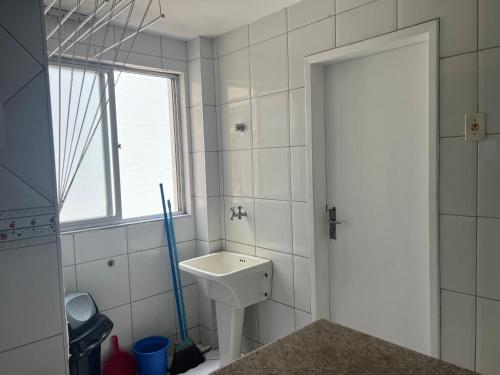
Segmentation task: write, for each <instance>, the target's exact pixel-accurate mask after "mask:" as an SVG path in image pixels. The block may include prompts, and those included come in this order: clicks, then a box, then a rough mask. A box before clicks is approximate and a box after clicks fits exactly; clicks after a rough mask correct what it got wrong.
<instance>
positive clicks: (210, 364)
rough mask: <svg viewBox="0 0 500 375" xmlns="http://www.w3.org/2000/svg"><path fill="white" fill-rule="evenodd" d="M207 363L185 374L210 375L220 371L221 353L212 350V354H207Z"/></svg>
mask: <svg viewBox="0 0 500 375" xmlns="http://www.w3.org/2000/svg"><path fill="white" fill-rule="evenodd" d="M205 359H206V361H205V362H203V363H202V364H201V365H199V366H198V367H196V368H194V369H191V370H189V371H188V372H185V374H186V375H208V374H211V373H212V372H214V371H215V370H217V369H219V367H220V361H219V351H218V350H211V351H210V352H208V353H206V354H205Z"/></svg>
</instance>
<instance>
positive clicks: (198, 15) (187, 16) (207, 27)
mask: <svg viewBox="0 0 500 375" xmlns="http://www.w3.org/2000/svg"><path fill="white" fill-rule="evenodd" d="M77 1H78V0H61V4H62V5H61V7H62V8H63V9H66V10H68V9H71V8H73V7H74V6H75V5H76V4H77ZM80 1H81V3H83V5H81V9H79V13H83V14H89V13H91V12H92V10H93V9H94V6H95V1H96V0H80ZM108 1H109V3H110V5H109V6H108V7H107V8H106V9H109V8H110V7H111V4H113V1H115V2H116V4H118V3H119V1H120V0H108ZM298 1H300V0H152V4H151V7H150V10H149V11H148V15H147V17H146V21H145V22H147V21H148V20H150V19H153V18H154V17H156V16H157V15H159V13H160V10H159V4H161V8H162V12H163V13H165V16H166V17H165V19H162V20H160V21H158V22H157V23H156V24H154V25H153V26H152V27H151V28H150V29H149V31H150V32H154V33H158V34H162V35H168V36H171V37H174V38H178V39H184V40H190V39H193V38H195V37H197V36H199V35H200V36H206V37H215V36H219V35H222V34H224V33H226V32H228V31H231V30H234V29H236V28H238V27H240V26H243V25H246V24H248V23H251V22H253V21H255V20H258V19H259V18H262V17H264V16H266V15H269V14H271V13H274V12H276V11H278V10H280V9H283V8H285V7H287V6H290V5H292V4H294V3H297V2H298ZM44 2H45V4H49V3H51V2H52V0H44ZM127 2H128V1H127V0H124V1H123V3H121V4H122V5H124V4H126V3H127ZM58 3H59V1H56V3H55V4H54V7H57V5H58ZM99 3H100V2H99ZM148 3H149V0H136V1H135V5H134V10H133V13H132V16H131V20H130V23H129V25H131V26H134V27H136V26H138V25H139V24H140V21H141V18H142V16H143V14H144V12H145V9H146V6H147V4H148ZM104 12H105V11H104V10H103V11H101V12H100V14H102V13H104ZM127 13H128V11H125V12H124V14H123V16H120V17H119V18H117V20H116V22H115V23H117V24H124V23H125V21H126V18H127V17H126V16H127Z"/></svg>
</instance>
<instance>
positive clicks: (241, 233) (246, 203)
mask: <svg viewBox="0 0 500 375" xmlns="http://www.w3.org/2000/svg"><path fill="white" fill-rule="evenodd" d="M240 205H241V206H243V209H242V212H246V213H247V216H246V217H242V218H241V220H238V219H234V220H231V219H230V218H231V212H230V208H231V207H235V208H236V209H237V207H238V206H240ZM254 212H255V211H254V200H253V199H251V198H229V197H226V199H225V211H224V217H225V221H224V222H225V225H226V240H228V241H233V242H238V243H242V244H247V245H253V246H255V214H254Z"/></svg>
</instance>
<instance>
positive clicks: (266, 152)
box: [253, 147, 291, 199]
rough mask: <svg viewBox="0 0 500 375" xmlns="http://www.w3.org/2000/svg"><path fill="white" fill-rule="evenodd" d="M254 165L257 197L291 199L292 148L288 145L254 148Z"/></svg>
mask: <svg viewBox="0 0 500 375" xmlns="http://www.w3.org/2000/svg"><path fill="white" fill-rule="evenodd" d="M253 165H254V191H255V196H256V197H258V198H267V199H290V197H291V188H290V150H289V148H288V147H285V148H272V149H260V150H254V151H253Z"/></svg>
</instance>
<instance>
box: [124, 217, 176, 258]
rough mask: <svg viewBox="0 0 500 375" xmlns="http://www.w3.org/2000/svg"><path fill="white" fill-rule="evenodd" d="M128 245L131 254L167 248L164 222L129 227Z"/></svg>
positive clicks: (156, 221)
mask: <svg viewBox="0 0 500 375" xmlns="http://www.w3.org/2000/svg"><path fill="white" fill-rule="evenodd" d="M174 220H176V219H174ZM127 243H128V251H129V253H132V252H134V251H139V250H146V249H153V248H155V247H160V246H165V245H166V243H167V241H166V239H165V229H164V226H163V220H154V221H148V222H145V223H140V224H133V225H128V226H127Z"/></svg>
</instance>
